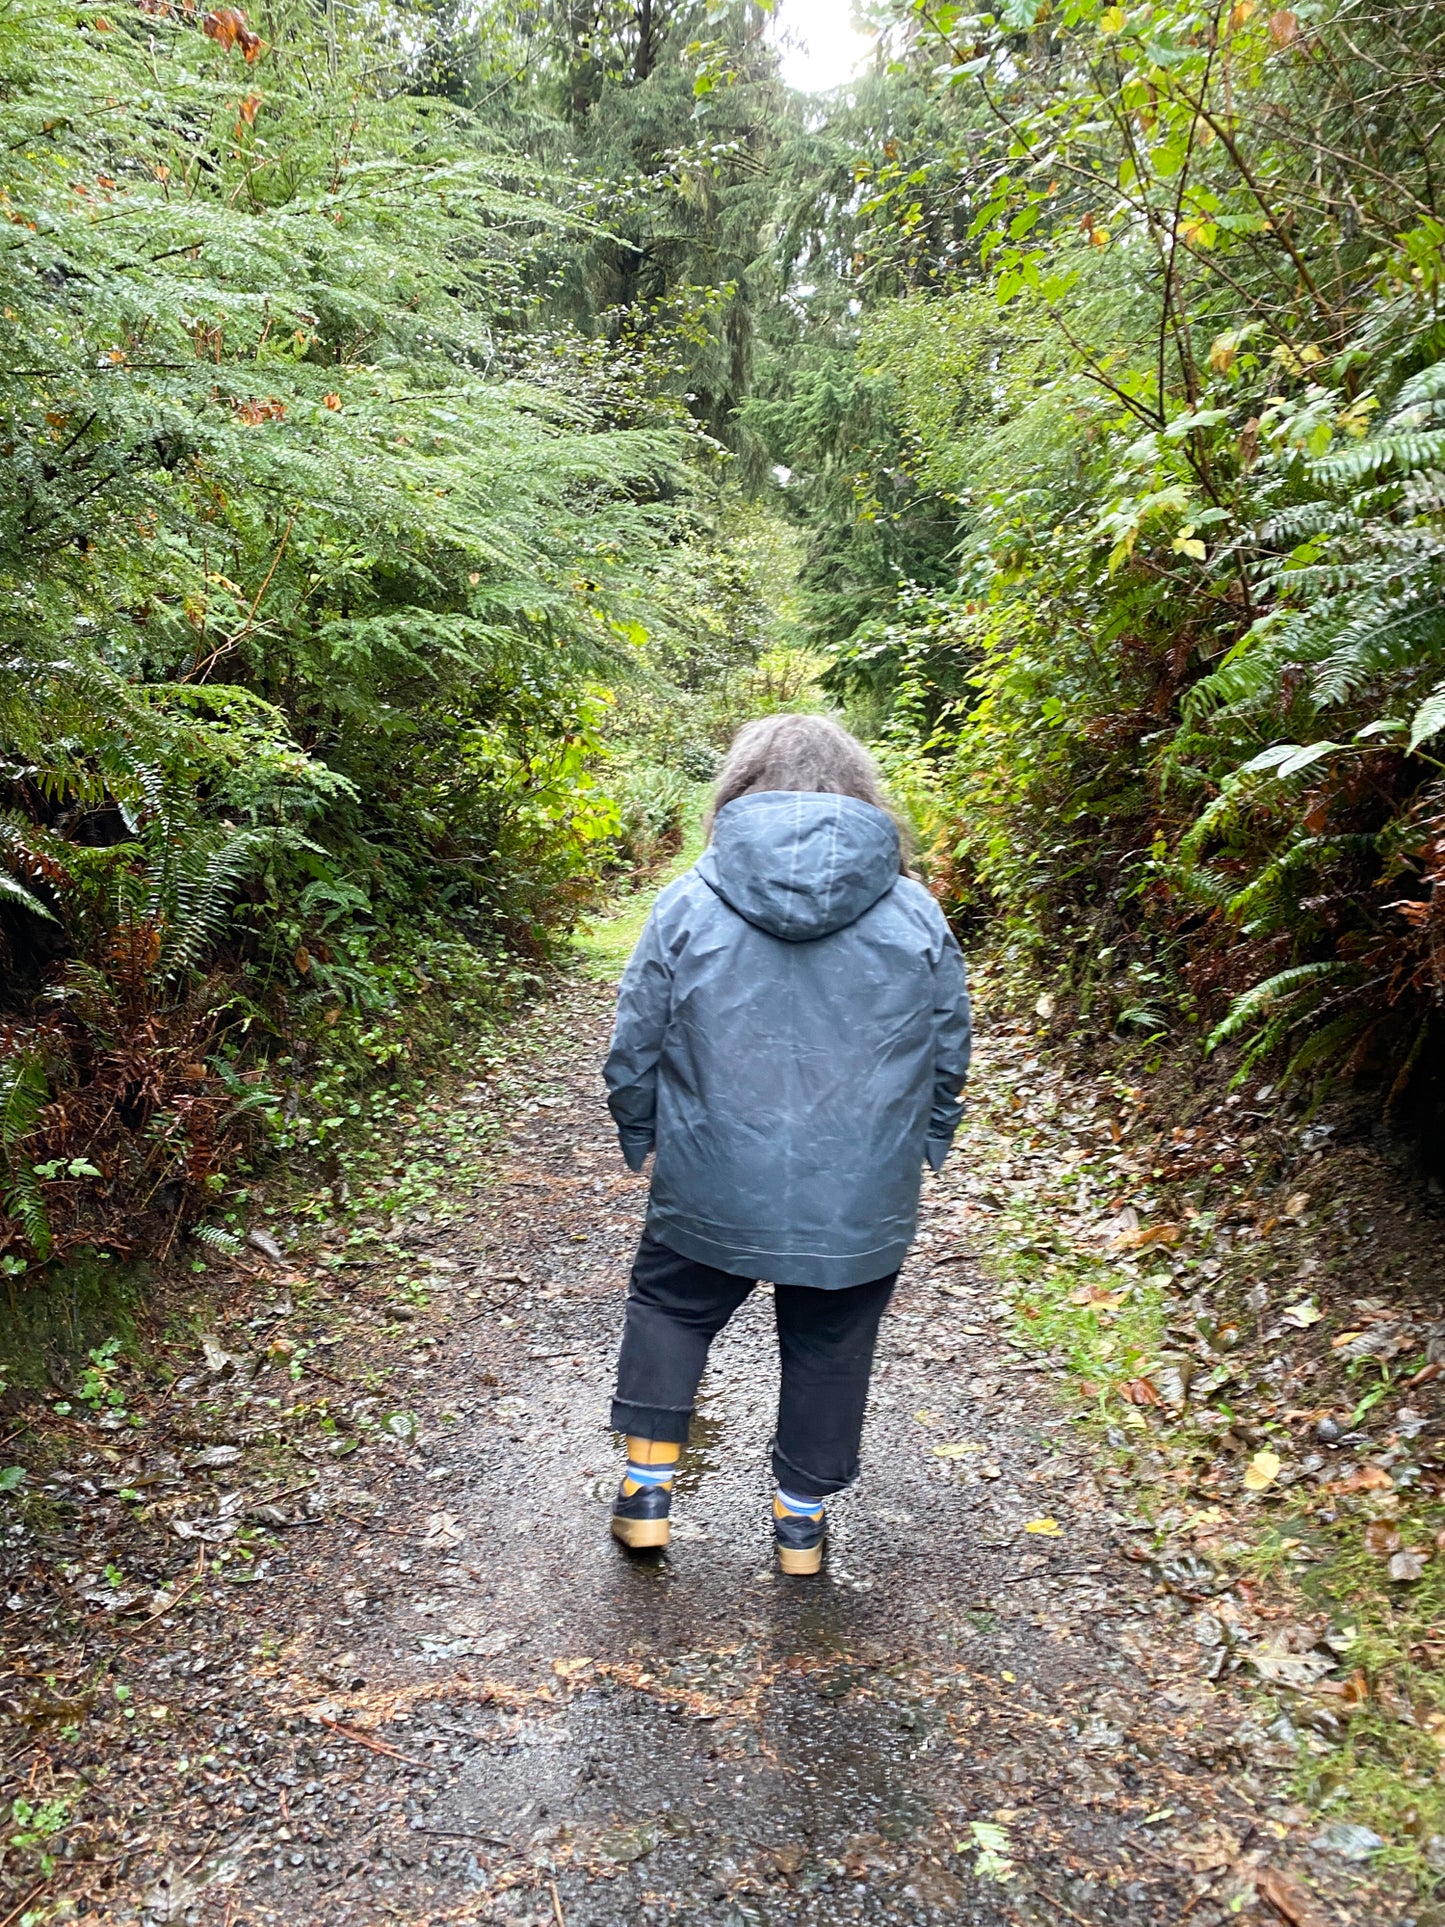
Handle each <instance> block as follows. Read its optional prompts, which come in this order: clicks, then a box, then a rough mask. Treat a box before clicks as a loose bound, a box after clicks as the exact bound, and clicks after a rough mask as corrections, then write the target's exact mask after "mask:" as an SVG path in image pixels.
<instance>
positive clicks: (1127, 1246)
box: [1109, 1224, 1184, 1251]
mask: <svg viewBox="0 0 1445 1927" xmlns="http://www.w3.org/2000/svg"><path fill="white" fill-rule="evenodd" d="M1183 1236H1184V1227H1183V1225H1182V1224H1141V1225H1140V1226H1139V1228H1138V1230H1137V1231H1121V1232H1120V1233H1119V1235H1118V1237H1117V1238H1115V1239H1114V1240H1113V1242H1112V1243H1111V1244H1110V1246H1109V1249H1110V1251H1142V1250H1143V1249H1144V1247H1145V1246H1146V1245H1177V1244H1178V1243H1179V1241H1180V1239H1181V1238H1183Z"/></svg>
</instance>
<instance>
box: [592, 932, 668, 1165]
mask: <svg viewBox="0 0 1445 1927" xmlns="http://www.w3.org/2000/svg"><path fill="white" fill-rule="evenodd" d="M671 1007H672V966H671V963H670V961H669V959H668V956H667V953H666V951H665V949H664V948H663V943H662V937H661V934H660V932H659V931H658V927H657V913H656V911H654V912H653V914H652V915H651V916H650V917H649V918H648V919H647V924H646V926H645V928H644V929H643V932H642V935H641V937H640V938H639V939H638V944H637V948H636V949H635V950H634V951H633V953H632V955H631V957H630V958H629V959H628V963H627V968H626V970H625V971H624V972H623V973H622V988H621V990H620V992H619V993H618V998H617V1021H616V1023H615V1024H614V1025H613V1027H612V1047H611V1049H610V1050H609V1051H608V1053H607V1062H606V1064H604V1066H603V1067H602V1076H603V1079H604V1081H605V1082H606V1085H607V1108H608V1109H609V1110H610V1111H611V1113H612V1116H613V1119H614V1120H615V1122H616V1125H617V1136H618V1139H619V1141H620V1143H621V1145H622V1155H623V1157H624V1158H625V1159H626V1160H627V1168H628V1170H629V1171H640V1170H641V1169H642V1167H643V1165H644V1164H645V1163H646V1161H647V1154H648V1152H649V1151H650V1150H651V1149H652V1141H653V1137H654V1135H655V1132H656V1123H657V1060H658V1057H659V1056H660V1054H661V1051H662V1039H663V1034H664V1032H665V1031H666V1029H667V1020H668V1016H669V1013H670V1011H671Z"/></svg>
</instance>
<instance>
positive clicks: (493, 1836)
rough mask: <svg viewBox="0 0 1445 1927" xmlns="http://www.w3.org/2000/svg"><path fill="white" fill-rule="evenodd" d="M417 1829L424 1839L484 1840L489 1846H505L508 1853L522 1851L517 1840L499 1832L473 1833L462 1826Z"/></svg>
mask: <svg viewBox="0 0 1445 1927" xmlns="http://www.w3.org/2000/svg"><path fill="white" fill-rule="evenodd" d="M416 1831H417V1832H418V1833H419V1834H420V1835H421V1837H422V1839H423V1840H482V1841H485V1843H486V1844H487V1846H489V1847H505V1848H506V1850H507V1852H508V1853H519V1852H520V1851H521V1849H520V1848H519V1847H518V1846H517V1844H516V1842H515V1841H512V1840H504V1839H503V1838H502V1836H501V1834H499V1833H473V1832H471V1831H470V1830H468V1829H465V1828H460V1827H418V1828H417V1829H416Z"/></svg>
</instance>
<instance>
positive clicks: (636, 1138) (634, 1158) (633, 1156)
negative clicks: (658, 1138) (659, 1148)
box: [617, 1128, 652, 1171]
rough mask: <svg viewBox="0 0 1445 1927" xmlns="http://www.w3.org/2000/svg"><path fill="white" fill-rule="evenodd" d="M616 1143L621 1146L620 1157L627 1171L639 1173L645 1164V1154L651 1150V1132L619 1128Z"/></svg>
mask: <svg viewBox="0 0 1445 1927" xmlns="http://www.w3.org/2000/svg"><path fill="white" fill-rule="evenodd" d="M617 1141H618V1143H619V1144H620V1145H621V1146H622V1155H623V1158H624V1159H625V1160H626V1164H627V1168H628V1170H629V1171H640V1170H641V1169H642V1167H643V1165H644V1164H646V1162H647V1154H648V1152H649V1151H650V1150H651V1149H652V1133H651V1131H639V1130H637V1129H636V1128H619V1130H618V1133H617Z"/></svg>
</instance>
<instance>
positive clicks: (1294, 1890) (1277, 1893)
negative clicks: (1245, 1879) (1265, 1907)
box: [1254, 1867, 1328, 1927]
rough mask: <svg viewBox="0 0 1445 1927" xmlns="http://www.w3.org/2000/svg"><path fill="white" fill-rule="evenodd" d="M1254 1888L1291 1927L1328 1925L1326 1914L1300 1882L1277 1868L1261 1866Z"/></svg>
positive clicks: (1323, 1926)
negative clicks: (1320, 1909)
mask: <svg viewBox="0 0 1445 1927" xmlns="http://www.w3.org/2000/svg"><path fill="white" fill-rule="evenodd" d="M1254 1890H1255V1892H1256V1893H1257V1894H1258V1895H1259V1897H1260V1899H1261V1900H1264V1901H1267V1902H1268V1903H1269V1905H1270V1906H1271V1907H1273V1908H1274V1910H1275V1912H1276V1913H1277V1914H1279V1915H1280V1917H1281V1918H1282V1919H1284V1920H1287V1921H1288V1922H1289V1927H1328V1924H1327V1922H1326V1920H1325V1917H1324V1915H1323V1914H1322V1913H1321V1912H1320V1911H1319V1909H1318V1908H1317V1907H1316V1906H1315V1904H1314V1902H1313V1900H1311V1898H1310V1896H1309V1895H1308V1894H1307V1893H1306V1892H1305V1890H1304V1888H1303V1887H1301V1886H1300V1884H1299V1882H1298V1881H1297V1880H1291V1879H1290V1877H1289V1875H1288V1874H1285V1873H1280V1872H1279V1871H1278V1869H1277V1868H1275V1867H1261V1868H1260V1870H1259V1872H1258V1873H1257V1874H1256V1875H1255V1877H1254Z"/></svg>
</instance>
